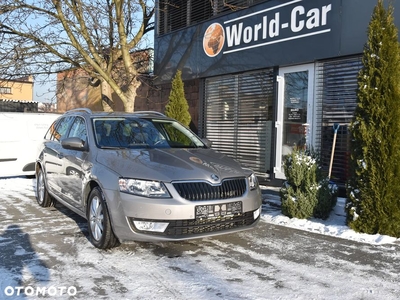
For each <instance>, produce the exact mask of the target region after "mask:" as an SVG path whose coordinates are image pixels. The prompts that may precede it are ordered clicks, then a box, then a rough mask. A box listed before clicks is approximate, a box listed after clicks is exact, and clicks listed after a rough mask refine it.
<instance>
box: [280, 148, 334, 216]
mask: <svg viewBox="0 0 400 300" xmlns="http://www.w3.org/2000/svg"><path fill="white" fill-rule="evenodd" d="M284 172H285V176H286V179H287V181H286V182H285V183H284V185H283V187H282V188H281V190H280V195H281V201H282V206H281V208H282V213H283V214H284V215H285V216H288V217H290V218H299V219H307V218H310V217H315V218H321V219H327V218H328V217H329V214H330V212H331V211H332V208H333V207H334V206H335V205H336V199H337V186H336V185H334V184H331V183H330V182H329V180H328V179H327V178H326V177H324V176H323V174H322V172H321V168H320V159H319V156H318V155H317V153H315V152H314V151H312V150H308V149H307V150H302V149H294V150H293V151H292V153H291V154H289V155H287V156H286V157H285V159H284Z"/></svg>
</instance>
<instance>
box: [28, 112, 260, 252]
mask: <svg viewBox="0 0 400 300" xmlns="http://www.w3.org/2000/svg"><path fill="white" fill-rule="evenodd" d="M36 178H37V193H36V194H37V202H38V203H39V205H41V206H43V207H47V206H51V205H52V204H53V203H54V200H57V201H59V202H60V203H62V204H63V205H65V206H66V207H68V208H69V209H71V210H73V211H74V212H76V213H78V214H79V215H81V216H82V217H84V218H86V219H87V220H88V225H89V226H88V228H89V235H90V239H91V241H92V243H93V245H94V246H96V247H98V248H101V249H107V248H111V247H114V246H117V245H118V244H119V243H120V242H123V241H127V240H137V241H171V240H172V241H175V240H183V239H192V238H200V237H205V236H211V235H217V234H222V233H230V232H235V231H239V230H244V229H249V228H252V227H254V226H255V225H256V224H257V222H258V220H259V219H260V212H261V192H260V188H259V185H258V181H257V178H256V176H255V175H254V173H253V172H252V171H251V170H249V169H243V168H241V167H240V165H239V164H238V163H237V162H235V161H234V160H232V159H230V158H229V157H227V156H226V155H224V154H221V153H218V152H216V151H214V150H212V149H211V148H209V147H208V146H207V142H206V141H204V140H202V139H200V138H199V137H198V136H196V135H195V134H194V133H193V132H192V131H190V130H189V129H188V128H186V127H185V126H183V125H181V124H180V123H179V122H177V121H176V120H173V119H171V118H168V117H166V116H164V115H162V114H161V113H157V112H137V113H120V112H115V113H105V112H99V113H94V112H91V111H90V110H89V109H75V110H72V111H69V112H67V113H65V114H64V115H62V116H61V117H60V118H58V119H57V120H56V121H55V122H54V123H53V124H52V125H51V127H50V129H49V130H48V131H47V134H46V136H45V139H44V141H43V144H42V145H41V148H40V152H39V157H38V159H37V163H36Z"/></svg>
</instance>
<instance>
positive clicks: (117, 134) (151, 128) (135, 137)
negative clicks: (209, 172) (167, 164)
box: [93, 118, 205, 148]
mask: <svg viewBox="0 0 400 300" xmlns="http://www.w3.org/2000/svg"><path fill="white" fill-rule="evenodd" d="M93 125H94V130H95V133H96V143H97V145H98V146H99V147H103V148H106V147H118V148H121V147H122V148H125V147H128V148H135V147H136V148H137V147H155V148H171V147H173V148H179V147H184V148H188V147H204V146H205V145H204V144H203V142H202V141H201V140H200V139H199V138H198V137H197V136H196V135H195V134H194V133H192V132H191V131H190V130H188V129H186V128H185V127H184V126H182V125H181V124H179V123H178V122H175V121H170V120H161V119H160V120H148V119H134V118H98V119H94V120H93Z"/></svg>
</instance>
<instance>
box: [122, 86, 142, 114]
mask: <svg viewBox="0 0 400 300" xmlns="http://www.w3.org/2000/svg"><path fill="white" fill-rule="evenodd" d="M139 87H140V81H138V80H135V79H134V80H132V82H131V84H130V85H129V86H128V87H127V89H126V91H125V92H124V94H123V96H122V97H121V100H122V102H123V103H124V110H125V112H134V111H135V100H136V96H137V90H138V88H139Z"/></svg>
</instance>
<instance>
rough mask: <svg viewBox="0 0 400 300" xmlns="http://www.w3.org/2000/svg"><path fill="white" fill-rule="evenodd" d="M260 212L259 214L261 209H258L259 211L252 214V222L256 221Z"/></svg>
mask: <svg viewBox="0 0 400 300" xmlns="http://www.w3.org/2000/svg"><path fill="white" fill-rule="evenodd" d="M260 212H261V207H260V208H259V209H256V210H255V211H254V212H253V217H254V220H256V219H257V218H258V217H259V216H260Z"/></svg>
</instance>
